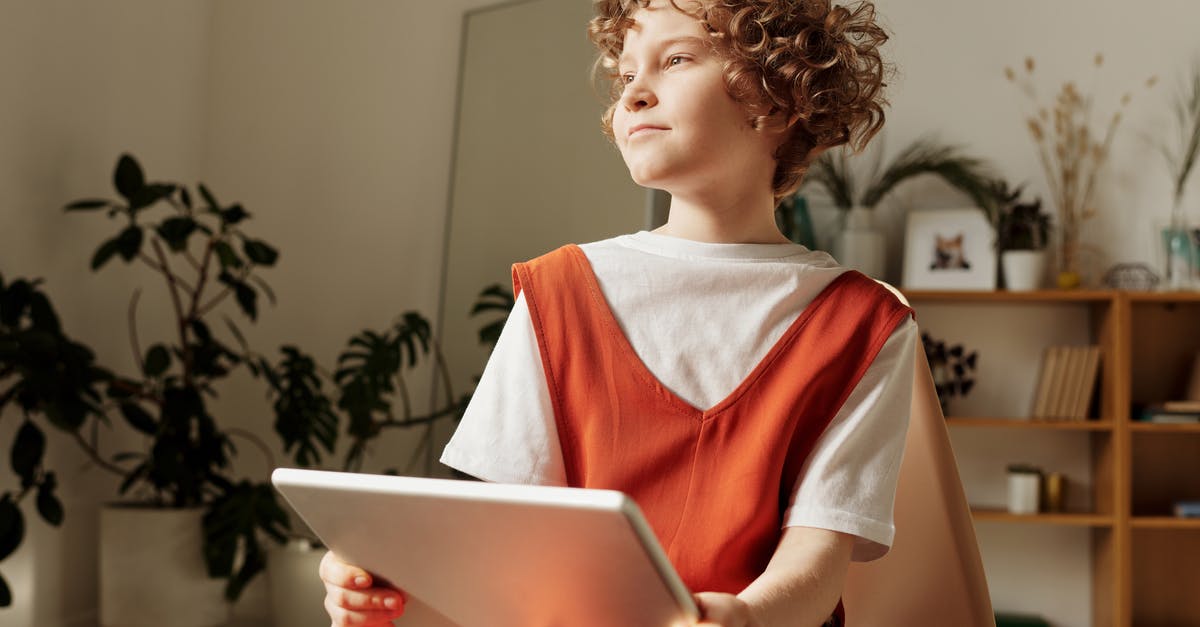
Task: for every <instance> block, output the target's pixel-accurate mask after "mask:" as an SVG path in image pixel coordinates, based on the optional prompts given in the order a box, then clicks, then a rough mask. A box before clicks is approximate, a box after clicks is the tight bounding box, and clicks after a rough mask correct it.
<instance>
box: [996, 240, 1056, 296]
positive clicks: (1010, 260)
mask: <svg viewBox="0 0 1200 627" xmlns="http://www.w3.org/2000/svg"><path fill="white" fill-rule="evenodd" d="M1000 268H1001V270H1002V271H1003V272H1004V286H1005V288H1007V289H1008V290H1009V291H1011V292H1028V291H1030V290H1036V289H1041V287H1042V285H1043V283H1042V279H1043V277H1045V276H1046V251H1044V250H1006V251H1003V252H1001V253H1000Z"/></svg>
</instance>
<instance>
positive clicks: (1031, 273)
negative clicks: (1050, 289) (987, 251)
mask: <svg viewBox="0 0 1200 627" xmlns="http://www.w3.org/2000/svg"><path fill="white" fill-rule="evenodd" d="M1021 194H1022V188H1020V187H1019V188H1017V189H1015V190H1010V189H1009V187H1008V184H1007V183H1006V182H1004V181H997V182H996V184H995V193H994V195H993V198H994V203H993V205H992V206H991V207H989V214H990V215H991V216H992V220H993V223H994V224H995V227H996V250H997V251H999V253H1000V271H1001V277H1002V278H1003V285H1004V286H1005V288H1006V289H1008V290H1011V291H1028V290H1036V289H1038V288H1040V287H1041V286H1042V277H1044V276H1045V273H1046V246H1047V245H1048V243H1049V241H1050V216H1048V215H1046V214H1044V213H1042V201H1041V199H1035V200H1033V201H1029V202H1022V201H1021Z"/></svg>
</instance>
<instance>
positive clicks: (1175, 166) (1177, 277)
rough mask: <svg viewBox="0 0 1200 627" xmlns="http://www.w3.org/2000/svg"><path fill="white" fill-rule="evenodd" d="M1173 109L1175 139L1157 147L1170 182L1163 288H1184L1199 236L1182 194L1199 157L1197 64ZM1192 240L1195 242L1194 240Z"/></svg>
mask: <svg viewBox="0 0 1200 627" xmlns="http://www.w3.org/2000/svg"><path fill="white" fill-rule="evenodd" d="M1173 105H1174V106H1173V107H1172V111H1173V113H1174V115H1175V127H1176V128H1175V131H1176V132H1177V133H1178V135H1177V136H1176V139H1177V141H1175V142H1173V143H1172V144H1167V143H1165V142H1164V143H1162V144H1161V145H1160V146H1159V148H1160V150H1161V152H1162V155H1163V158H1164V159H1165V160H1166V162H1167V167H1168V171H1169V174H1170V175H1171V182H1172V187H1173V189H1172V203H1171V221H1170V223H1169V225H1168V227H1167V229H1166V230H1165V231H1164V232H1163V233H1162V239H1163V247H1164V249H1165V251H1166V266H1165V270H1166V281H1165V283H1166V287H1167V288H1168V289H1176V290H1178V289H1187V288H1190V287H1194V286H1195V278H1196V276H1195V275H1196V273H1197V271H1198V269H1200V268H1198V266H1200V259H1198V258H1197V257H1198V256H1200V254H1198V251H1200V238H1194V234H1195V231H1191V228H1190V227H1191V225H1189V224H1188V221H1187V217H1186V216H1185V215H1184V210H1183V196H1184V191H1185V190H1186V189H1187V183H1188V178H1189V177H1190V176H1191V174H1192V171H1193V170H1194V169H1195V167H1196V160H1197V157H1200V64H1197V65H1194V66H1193V67H1192V70H1191V74H1190V75H1189V76H1188V77H1187V78H1186V80H1185V81H1184V83H1183V86H1182V87H1181V88H1180V89H1179V91H1178V92H1177V93H1176V95H1175V101H1174V103H1173ZM1193 239H1194V240H1195V241H1193Z"/></svg>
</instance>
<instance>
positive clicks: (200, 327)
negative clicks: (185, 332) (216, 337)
mask: <svg viewBox="0 0 1200 627" xmlns="http://www.w3.org/2000/svg"><path fill="white" fill-rule="evenodd" d="M191 327H192V333H195V334H196V339H198V340H200V342H201V343H203V344H207V343H209V342H211V341H212V332H211V331H209V330H208V325H207V324H204V321H203V320H192V323H191Z"/></svg>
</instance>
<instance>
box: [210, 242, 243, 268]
mask: <svg viewBox="0 0 1200 627" xmlns="http://www.w3.org/2000/svg"><path fill="white" fill-rule="evenodd" d="M213 250H214V251H216V253H217V259H219V260H220V261H221V267H222V268H224V269H229V268H240V267H242V266H243V265H244V264H243V263H242V260H241V259H239V258H238V256H237V253H235V252H233V247H232V246H230V245H229V242H224V241H221V242H217V243H216V244H214V245H213Z"/></svg>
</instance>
